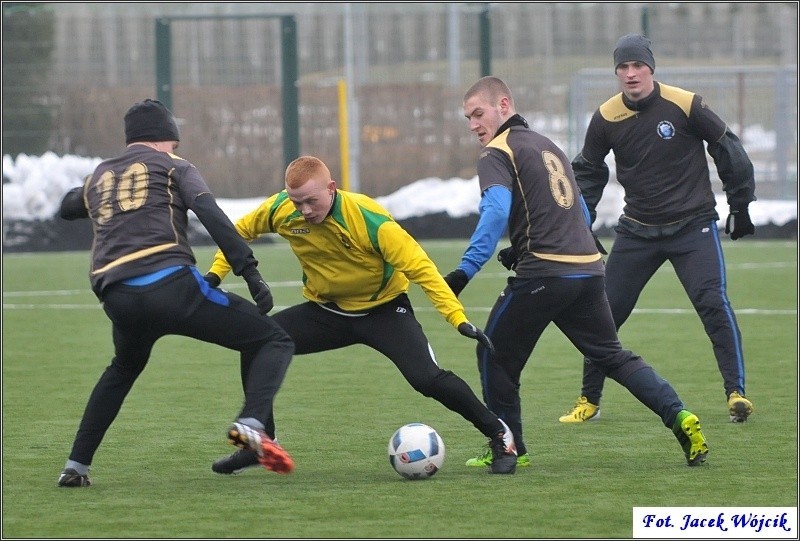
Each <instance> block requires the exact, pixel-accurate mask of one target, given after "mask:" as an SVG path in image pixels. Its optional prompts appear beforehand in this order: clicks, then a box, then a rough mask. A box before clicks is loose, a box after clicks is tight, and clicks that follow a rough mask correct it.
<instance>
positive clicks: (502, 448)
mask: <svg viewBox="0 0 800 541" xmlns="http://www.w3.org/2000/svg"><path fill="white" fill-rule="evenodd" d="M500 422H501V423H503V431H502V432H498V433H497V434H496V435H495V436H494V437H493V438H492V439H491V440H489V448H490V449H491V450H492V463H491V464H490V465H489V473H514V472H515V471H517V446H516V444H515V443H514V435H513V434H512V433H511V429H510V428H508V425H507V424H506V423H505V422H503V420H502V419H500Z"/></svg>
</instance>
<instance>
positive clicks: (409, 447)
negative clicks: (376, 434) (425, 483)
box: [389, 423, 444, 480]
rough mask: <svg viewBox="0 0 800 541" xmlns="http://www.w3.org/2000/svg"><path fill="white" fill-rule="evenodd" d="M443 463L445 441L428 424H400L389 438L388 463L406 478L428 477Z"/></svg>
mask: <svg viewBox="0 0 800 541" xmlns="http://www.w3.org/2000/svg"><path fill="white" fill-rule="evenodd" d="M443 463H444V442H443V441H442V437H441V436H439V433H438V432H436V431H435V430H434V429H433V428H431V427H429V426H428V425H425V424H422V423H409V424H407V425H403V426H401V427H400V428H398V429H397V431H396V432H395V433H394V434H393V435H392V437H391V439H390V440H389V464H391V465H392V468H394V471H396V472H397V473H399V474H400V475H402V476H403V477H405V478H406V479H411V480H416V479H428V478H429V477H432V476H433V475H434V474H435V473H436V472H437V471H439V469H440V468H441V467H442V464H443Z"/></svg>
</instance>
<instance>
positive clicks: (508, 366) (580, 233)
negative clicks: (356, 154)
mask: <svg viewBox="0 0 800 541" xmlns="http://www.w3.org/2000/svg"><path fill="white" fill-rule="evenodd" d="M463 107H464V116H466V118H467V120H468V121H469V128H470V130H471V131H473V132H475V134H476V135H477V136H478V140H479V141H480V143H481V144H482V145H483V147H484V149H483V151H482V152H481V153H480V157H479V158H478V178H479V182H480V188H481V203H480V209H479V210H480V218H479V220H478V225H477V227H476V230H475V232H474V233H473V235H472V238H471V240H470V244H469V247H468V248H467V249H466V251H465V252H464V255H463V257H462V259H461V263H460V264H459V266H458V267H457V268H456V269H455V270H454V271H453V272H451V273H450V274H448V275H447V277H446V278H445V280H446V281H447V283H448V284H449V285H450V287H451V288H452V289H453V291H454V293H456V295H458V294H459V293H460V292H461V291H462V289H463V288H464V287H465V286H466V285H467V283H468V282H469V280H470V279H471V278H472V277H473V276H474V275H475V274H476V273H477V272H478V271H479V270H480V269H481V268H482V267H483V265H484V264H485V263H486V262H487V261H488V260H489V259H490V258H491V256H492V254H493V253H494V250H495V248H496V247H497V242H498V241H499V239H500V236H501V235H502V234H503V232H504V231H505V230H506V228H507V229H508V234H509V237H510V240H511V245H512V251H513V252H514V253H515V254H516V256H515V257H513V258H511V259H513V261H511V262H510V263H509V264H508V266H509V267H511V268H514V269H515V272H516V275H515V276H512V277H509V278H508V284H507V286H506V287H505V289H504V290H503V291H502V292H501V293H500V296H499V297H498V298H497V301H496V302H495V304H494V306H493V307H492V310H491V312H490V314H489V320H488V321H487V323H486V329H485V332H486V333H487V335H488V336H489V337H490V338H491V340H492V342H493V343H494V346H495V349H496V352H495V354H494V355H491V352H489V351H487V350H486V348H484V347H482V346H481V345H480V344H479V345H478V348H477V354H478V368H479V371H480V376H481V384H482V388H483V398H484V400H485V401H486V404H487V406H489V409H491V410H492V411H494V412H495V413H497V414H498V415H499V416H500V418H501V419H503V420H504V421H505V422H506V424H508V426H509V427H510V428H511V431H512V433H513V434H514V440H515V442H516V444H517V452H518V454H519V456H525V455H527V454H528V452H527V449H526V446H525V441H524V438H523V434H522V413H521V411H522V407H521V401H520V392H519V391H520V375H521V373H522V369H523V368H524V367H525V365H526V363H527V362H528V357H530V355H531V354H532V352H533V349H534V347H535V346H536V343H537V341H538V340H539V338H540V337H541V335H542V333H543V332H544V330H545V328H547V326H548V325H549V324H550V323H551V322H552V323H555V325H556V326H557V327H558V328H559V329H560V330H561V332H563V333H564V334H565V335H566V336H567V338H569V340H570V342H572V344H574V345H575V347H576V348H577V349H578V350H579V351H581V353H583V354H584V355H585V356H586V357H588V358H589V359H591V360H592V362H594V363H595V364H596V365H597V366H598V367H600V368H601V369H602V370H603V372H604V373H605V375H606V376H608V377H610V378H612V379H614V380H615V381H617V382H619V383H620V384H621V385H623V386H624V387H625V388H627V389H628V391H630V392H631V394H633V395H634V396H635V397H636V398H637V399H638V400H639V401H640V402H642V403H643V404H644V405H645V406H647V407H648V408H650V410H652V411H653V412H654V413H655V414H656V415H658V416H659V417H660V418H661V421H662V422H663V423H664V425H665V426H667V427H668V428H671V429H672V431H673V433H674V434H675V436H676V438H677V439H678V442H679V443H680V445H681V447H682V449H683V452H684V454H685V457H686V461H687V463H688V464H689V465H690V466H695V465H699V464H702V463H703V462H704V461H705V459H706V455H707V453H708V446H707V445H706V442H705V438H704V436H703V434H702V432H701V430H700V422H699V420H698V419H697V417H696V416H695V415H694V414H692V413H691V412H689V411H687V410H686V409H684V405H683V402H682V401H681V400H680V398H679V397H678V395H677V393H676V392H675V390H674V389H673V388H672V386H671V385H670V384H669V383H668V382H667V381H665V380H664V379H663V378H661V377H660V376H659V375H658V374H657V373H656V372H655V371H654V370H653V368H652V367H651V366H650V365H648V364H647V363H646V362H645V361H644V360H643V359H642V358H641V357H639V356H638V355H636V354H634V353H633V352H631V351H629V350H626V349H623V347H622V345H621V344H620V342H619V339H618V337H617V331H616V327H615V326H614V320H613V318H612V317H611V309H610V308H609V305H608V300H607V299H606V295H605V284H604V279H603V273H604V269H603V261H602V258H601V255H600V253H599V252H598V249H597V246H596V244H595V241H594V238H593V236H592V232H591V230H590V229H589V226H588V223H587V220H586V215H585V208H584V205H583V204H582V199H581V196H580V192H579V190H578V186H577V184H576V183H575V176H574V174H573V171H572V167H571V165H570V162H569V160H568V159H567V157H566V156H565V155H564V153H563V152H562V151H561V149H560V148H558V147H557V146H556V145H555V144H554V143H553V142H552V141H551V140H549V139H548V138H547V137H545V136H543V135H541V134H539V133H536V132H535V131H533V130H531V129H530V128H529V127H528V124H527V122H526V121H525V119H524V118H523V117H521V116H520V115H518V114H516V111H515V108H514V101H513V98H512V96H511V91H510V90H509V88H508V86H506V84H505V83H504V82H503V81H502V80H500V79H498V78H496V77H484V78H482V79H480V80H478V82H476V83H475V84H474V85H473V86H472V87H471V88H470V89H469V90H468V91H467V92H466V94H465V96H464V102H463ZM488 461H491V457H490V456H488V455H484V456H480V457H477V458H474V459H471V460H470V461H468V462H467V465H483V464H485V463H487V462H488Z"/></svg>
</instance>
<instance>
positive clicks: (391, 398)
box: [2, 239, 798, 538]
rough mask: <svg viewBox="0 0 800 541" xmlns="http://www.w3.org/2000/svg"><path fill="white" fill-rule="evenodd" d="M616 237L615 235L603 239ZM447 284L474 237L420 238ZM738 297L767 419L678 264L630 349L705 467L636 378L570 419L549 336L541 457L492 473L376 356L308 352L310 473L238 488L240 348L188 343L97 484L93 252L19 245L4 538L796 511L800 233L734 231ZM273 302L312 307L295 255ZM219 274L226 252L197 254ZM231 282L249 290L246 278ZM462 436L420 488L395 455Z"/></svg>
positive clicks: (160, 365) (281, 400)
mask: <svg viewBox="0 0 800 541" xmlns="http://www.w3.org/2000/svg"><path fill="white" fill-rule="evenodd" d="M605 242H606V243H607V244H606V245H607V246H610V245H611V241H610V240H605ZM422 244H423V246H424V247H425V248H426V249H427V250H428V252H429V253H430V255H431V256H432V258H433V259H434V260H435V261H436V263H437V265H438V266H439V268H440V270H441V271H442V272H443V273H446V272H448V271H450V270H452V267H453V266H454V265H456V264H457V262H458V260H459V258H460V255H461V253H462V251H463V249H464V248H465V246H466V241H465V240H453V241H444V240H440V241H423V242H422ZM724 249H725V257H726V261H727V264H728V283H729V285H728V293H729V296H730V299H731V303H732V305H733V307H734V309H735V310H736V311H737V317H738V320H739V325H740V327H741V330H742V334H743V343H744V349H745V354H746V359H745V362H746V367H747V384H748V387H747V394H748V397H749V398H751V399H752V401H753V403H754V404H755V413H754V414H753V415H752V417H751V418H750V420H749V421H748V422H747V423H744V424H741V425H735V424H732V423H730V422H729V421H728V415H727V411H726V407H725V397H724V394H723V389H722V380H721V377H720V375H719V372H718V371H717V367H716V363H715V361H714V357H713V355H712V351H711V345H710V343H709V341H708V338H707V337H706V335H705V334H704V332H703V329H702V326H701V324H700V321H699V319H698V317H697V315H696V314H695V313H694V311H693V310H692V307H691V305H690V304H689V301H688V300H687V298H686V295H685V294H684V292H683V290H682V289H681V286H680V284H679V282H678V280H677V278H676V277H675V273H674V271H673V270H672V269H671V267H669V266H668V265H667V266H665V267H664V268H663V269H662V270H661V271H659V272H658V273H657V274H656V276H655V277H654V279H653V280H652V281H651V283H650V284H649V285H648V287H647V288H646V289H645V292H644V294H643V295H642V298H641V299H640V301H639V303H638V305H637V309H636V311H635V312H634V314H633V315H632V316H631V318H630V319H629V320H628V322H627V323H626V324H625V326H624V327H623V328H622V330H621V333H620V337H621V340H622V342H623V344H624V345H625V347H627V348H629V349H632V350H634V351H636V352H637V353H639V354H641V355H642V356H643V357H644V358H645V359H646V360H647V361H648V362H649V363H650V364H652V365H653V366H655V367H656V369H657V370H658V372H659V373H660V374H661V375H663V376H664V377H665V378H666V379H668V380H669V381H670V382H671V383H672V384H673V385H674V386H675V388H676V389H677V390H678V393H679V394H680V396H681V398H682V399H683V400H684V402H685V403H686V405H687V407H688V408H689V409H691V410H692V411H694V412H695V413H697V415H698V416H699V417H700V420H701V422H702V424H703V429H704V432H705V434H706V437H707V439H708V442H709V446H710V449H711V451H710V454H709V458H708V463H707V464H706V465H705V466H703V467H701V468H688V467H687V466H686V464H685V461H684V458H683V454H682V452H681V450H680V448H679V446H678V444H677V442H676V441H675V439H674V437H673V435H672V433H671V432H670V431H669V430H668V429H666V428H664V427H663V426H662V425H661V423H660V420H659V419H658V418H657V417H656V416H655V415H654V414H653V413H651V412H650V411H649V410H647V409H646V408H645V407H644V406H642V405H641V404H640V403H639V402H637V401H636V400H635V399H634V398H633V397H632V396H630V395H629V394H628V393H627V391H625V390H624V389H623V388H622V387H620V386H619V385H617V384H616V383H614V382H613V381H610V380H609V382H608V383H607V385H606V392H605V396H604V400H603V404H602V406H603V410H602V412H603V414H602V417H601V418H600V419H599V420H598V421H596V422H592V423H587V424H584V425H563V424H560V423H559V422H558V416H559V415H561V414H562V413H564V411H566V410H567V409H568V408H569V407H570V406H571V405H572V404H573V402H574V401H575V399H576V398H577V396H578V394H579V392H580V377H581V358H580V355H579V354H578V352H577V351H576V350H574V348H573V347H572V346H571V345H570V344H569V343H568V341H567V340H566V338H565V337H564V336H563V335H561V334H560V332H559V331H558V330H557V329H555V327H552V326H551V328H549V329H548V330H547V331H546V332H545V334H544V336H543V337H542V340H541V342H540V344H539V346H538V348H537V350H536V351H534V353H533V355H532V357H531V359H530V360H529V362H528V366H527V367H526V369H525V371H524V373H523V382H522V397H523V415H524V422H525V430H526V441H527V443H528V446H529V448H530V451H531V452H532V453H533V465H532V466H531V467H529V468H521V469H518V470H517V474H516V475H514V476H492V475H487V474H486V472H485V471H483V470H482V469H478V468H467V467H465V466H464V462H465V461H466V460H467V459H468V458H470V457H471V456H474V455H475V453H477V452H478V451H480V450H481V447H482V445H483V444H484V443H485V439H484V437H483V436H482V435H481V434H480V433H479V432H478V431H477V430H475V429H474V428H473V427H472V426H471V425H470V424H469V423H468V422H466V421H465V420H463V419H462V418H461V417H460V416H458V415H457V414H455V413H453V412H450V411H449V410H447V409H445V408H444V407H443V406H441V405H439V404H438V403H436V402H435V401H433V400H431V399H428V398H425V397H423V396H421V395H419V394H417V393H416V392H414V391H413V390H412V389H411V387H410V386H409V385H408V384H407V383H406V382H405V381H404V380H403V379H402V377H401V376H400V374H399V372H398V371H397V369H396V368H395V367H394V366H393V365H392V364H391V363H390V362H389V361H388V360H386V359H385V358H384V357H382V356H381V355H380V354H379V353H377V352H375V351H373V350H370V349H368V348H366V347H363V346H356V347H350V348H347V349H343V350H338V351H331V352H327V353H323V354H315V355H308V356H298V357H295V359H294V361H293V363H292V366H291V367H290V369H289V372H288V375H287V377H286V380H285V383H284V386H283V388H282V389H281V391H280V393H279V394H278V398H277V403H276V416H277V420H278V437H279V439H280V441H281V443H282V444H283V445H284V447H285V448H286V449H287V450H288V451H289V452H290V453H291V454H292V456H293V457H294V459H295V461H296V464H297V467H296V470H295V471H294V472H293V473H292V474H289V475H277V474H274V473H272V472H267V471H265V470H263V469H260V468H259V469H251V470H248V471H246V472H244V473H242V474H241V475H238V476H231V477H226V476H219V475H216V474H214V473H212V472H211V469H210V465H211V463H212V462H213V461H214V460H215V459H217V458H218V457H221V456H223V455H225V454H227V453H229V452H231V451H232V450H233V448H232V447H231V446H229V445H227V444H226V442H225V431H226V429H227V427H228V424H229V422H230V421H231V419H232V417H233V416H234V415H235V414H236V412H237V411H238V409H239V407H240V405H241V400H242V394H241V387H240V383H239V370H238V359H237V354H236V353H234V352H231V351H228V350H225V349H223V348H220V347H218V346H214V345H210V344H205V343H202V342H196V341H192V340H190V339H186V338H182V337H166V338H164V339H162V340H161V341H159V342H158V343H157V344H156V347H155V349H154V351H153V355H152V357H151V359H150V363H149V365H148V367H147V369H146V370H145V372H144V374H143V375H142V376H141V377H140V379H139V381H138V382H137V384H136V385H135V386H134V388H133V390H132V392H131V393H130V395H129V396H128V399H127V401H126V402H125V404H124V405H123V408H122V411H121V412H120V414H119V416H118V418H117V420H116V422H115V423H114V425H112V427H111V429H110V430H109V432H108V434H107V435H106V438H105V440H104V442H103V444H102V445H101V447H100V449H99V451H98V452H97V454H96V456H95V461H94V464H93V465H92V471H91V477H92V480H93V482H94V485H93V486H92V487H89V488H87V489H61V488H57V487H56V479H57V476H58V473H59V472H60V470H61V468H62V467H63V464H64V460H65V459H66V458H67V455H68V453H69V450H70V446H71V443H72V438H73V436H74V433H75V430H76V428H77V425H78V422H79V420H80V416H81V414H82V412H83V407H84V405H85V403H86V399H87V397H88V395H89V392H90V391H91V389H92V386H93V385H94V383H95V382H96V380H97V378H98V377H99V375H100V373H101V372H102V370H103V369H104V368H105V366H106V365H107V364H108V363H109V362H110V359H111V355H112V346H111V337H110V324H109V322H108V320H107V319H106V317H105V315H104V314H103V312H102V310H101V309H100V306H99V304H98V303H97V301H96V299H95V298H94V296H93V295H92V293H91V292H90V290H89V286H88V278H87V270H88V258H89V254H88V253H87V252H66V253H48V254H4V255H3V358H2V363H3V398H2V399H3V532H2V533H3V537H4V538H102V537H113V538H126V537H137V538H176V537H184V538H381V537H395V538H397V537H400V538H494V537H506V538H526V537H527V538H531V537H540V538H543V537H544V538H547V537H550V538H552V537H561V538H564V537H577V538H586V537H593V538H603V537H630V536H631V535H632V530H631V516H632V508H633V507H640V506H654V507H655V506H683V507H692V506H703V507H716V506H737V507H742V506H757V507H767V506H781V507H785V506H792V507H794V506H797V441H798V439H797V436H798V433H797V405H798V399H797V331H798V327H797V287H796V284H797V242H796V241H778V240H775V241H771V240H770V241H764V240H754V239H745V240H740V241H736V242H731V241H724ZM255 251H256V255H257V257H258V258H259V259H260V261H261V265H260V268H261V270H262V272H263V274H264V276H265V277H266V279H267V281H268V282H269V283H270V284H271V286H272V288H273V293H274V296H275V301H276V306H277V308H278V309H279V308H280V307H281V306H288V305H290V304H294V303H297V302H299V301H301V297H300V286H299V279H300V273H299V270H298V269H299V267H298V265H297V263H296V261H295V260H294V259H293V257H292V255H291V253H290V251H289V249H288V247H287V246H286V245H285V244H284V243H283V242H282V241H278V242H276V243H275V244H260V245H257V246H255ZM196 255H197V258H198V267H199V269H200V270H201V272H205V270H207V268H208V266H209V265H210V263H211V258H212V255H213V251H212V249H211V248H199V249H197V250H196ZM506 276H507V274H506V273H505V272H504V269H503V268H502V267H501V266H500V265H499V263H497V262H495V261H493V262H490V263H489V264H487V266H486V267H485V268H484V270H483V272H482V273H480V274H479V275H478V276H477V277H476V278H475V280H473V282H472V283H470V284H469V286H467V288H466V290H465V291H464V292H463V293H462V295H461V299H462V301H463V303H464V305H465V306H466V309H467V314H468V316H469V317H470V318H471V320H472V321H473V322H474V323H475V324H477V325H478V326H480V327H482V326H483V324H484V323H485V320H486V317H487V315H488V310H489V307H490V306H491V305H492V303H493V302H494V299H495V296H496V295H497V293H498V292H499V291H500V290H501V288H502V287H503V285H504V281H505V277H506ZM223 285H224V286H225V287H228V288H229V289H231V290H233V291H237V292H238V293H240V294H242V295H246V294H247V289H246V287H245V286H244V283H243V282H242V281H241V280H240V279H239V278H237V277H235V276H229V277H228V278H227V279H226V280H225V282H224V283H223ZM411 297H412V300H413V302H414V305H415V308H416V311H417V316H418V318H419V320H420V321H421V323H422V324H423V326H424V327H425V329H426V331H427V333H428V337H429V339H430V341H431V344H432V346H433V348H434V351H435V352H436V355H437V359H438V361H439V364H440V365H441V366H443V367H444V368H447V369H450V370H453V371H455V372H456V373H458V374H459V375H461V376H462V377H463V378H464V379H465V380H466V381H467V382H468V383H469V384H470V385H471V386H472V388H473V389H474V390H475V392H476V394H478V396H480V383H479V380H478V374H477V369H476V363H475V358H474V347H475V343H474V341H471V340H468V339H466V338H464V337H462V336H461V335H459V334H458V333H457V332H456V331H455V329H453V328H452V327H450V326H449V325H448V324H447V323H446V322H445V321H444V319H443V318H442V317H441V316H439V314H438V313H436V312H435V311H434V310H433V308H432V307H431V304H430V303H429V302H428V301H427V299H426V298H425V297H424V295H423V293H422V290H421V289H420V288H419V287H418V286H416V285H412V289H411ZM415 421H416V422H423V423H426V424H429V425H431V426H433V427H434V428H436V429H437V430H438V431H439V433H440V434H441V436H442V438H443V439H444V442H445V445H446V448H447V454H446V458H445V462H444V466H443V468H442V470H441V471H440V472H438V473H437V474H436V475H435V476H434V477H433V478H431V479H429V480H425V481H406V480H404V479H403V478H401V477H400V476H399V475H397V473H395V472H394V471H393V470H392V469H391V467H390V465H389V462H388V459H387V456H386V446H387V442H388V439H389V437H390V436H391V435H392V433H393V432H394V431H395V429H397V428H398V427H399V426H401V425H403V424H406V423H409V422H415Z"/></svg>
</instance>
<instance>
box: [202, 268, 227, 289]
mask: <svg viewBox="0 0 800 541" xmlns="http://www.w3.org/2000/svg"><path fill="white" fill-rule="evenodd" d="M203 278H204V279H205V281H206V282H208V285H210V286H211V287H219V285H220V284H221V283H222V280H220V277H219V276H217V275H216V274H214V273H213V272H207V273H206V275H205V276H203Z"/></svg>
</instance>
